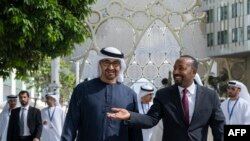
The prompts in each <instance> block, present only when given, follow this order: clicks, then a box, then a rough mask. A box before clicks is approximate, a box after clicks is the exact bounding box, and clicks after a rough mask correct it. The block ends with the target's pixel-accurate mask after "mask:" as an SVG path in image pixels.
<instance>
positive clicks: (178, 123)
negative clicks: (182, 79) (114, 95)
mask: <svg viewBox="0 0 250 141" xmlns="http://www.w3.org/2000/svg"><path fill="white" fill-rule="evenodd" d="M161 118H162V119H163V139H162V140H163V141H206V140H207V133H208V127H209V126H210V127H211V129H212V133H213V137H214V141H223V140H224V131H223V130H224V121H225V118H224V115H223V113H222V110H221V108H220V100H219V97H218V94H216V92H214V91H212V90H210V89H208V88H206V87H203V86H199V85H197V90H196V101H195V109H194V114H193V117H192V120H191V122H190V125H187V124H186V123H185V120H184V113H183V110H182V105H181V98H180V93H179V90H178V86H177V85H173V86H171V87H168V88H163V89H160V90H158V91H157V92H156V97H155V98H154V104H153V105H152V106H151V108H150V110H149V111H148V113H147V115H140V114H137V113H133V112H131V117H130V120H129V121H128V122H127V124H129V125H130V126H136V127H140V128H151V127H153V126H154V125H156V124H157V123H158V121H159V120H160V119H161Z"/></svg>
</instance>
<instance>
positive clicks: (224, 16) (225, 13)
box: [220, 6, 228, 20]
mask: <svg viewBox="0 0 250 141" xmlns="http://www.w3.org/2000/svg"><path fill="white" fill-rule="evenodd" d="M227 10H228V6H223V7H221V10H220V20H226V19H227V16H228V11H227Z"/></svg>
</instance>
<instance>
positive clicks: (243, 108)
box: [221, 97, 250, 125]
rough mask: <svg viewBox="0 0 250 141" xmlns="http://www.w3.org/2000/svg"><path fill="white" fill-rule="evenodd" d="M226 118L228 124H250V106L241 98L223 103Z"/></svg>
mask: <svg viewBox="0 0 250 141" xmlns="http://www.w3.org/2000/svg"><path fill="white" fill-rule="evenodd" d="M221 108H222V111H223V113H224V116H225V118H226V124H228V125H231V124H244V125H245V124H250V105H249V103H248V102H247V101H246V100H244V99H242V98H241V97H239V100H238V101H237V100H234V101H232V100H230V99H227V100H225V101H223V102H222V103H221Z"/></svg>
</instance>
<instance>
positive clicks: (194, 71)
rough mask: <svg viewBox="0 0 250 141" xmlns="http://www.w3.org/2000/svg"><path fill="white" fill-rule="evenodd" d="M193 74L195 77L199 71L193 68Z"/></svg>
mask: <svg viewBox="0 0 250 141" xmlns="http://www.w3.org/2000/svg"><path fill="white" fill-rule="evenodd" d="M192 73H193V75H194V76H195V75H196V73H197V69H196V68H194V67H193V68H192Z"/></svg>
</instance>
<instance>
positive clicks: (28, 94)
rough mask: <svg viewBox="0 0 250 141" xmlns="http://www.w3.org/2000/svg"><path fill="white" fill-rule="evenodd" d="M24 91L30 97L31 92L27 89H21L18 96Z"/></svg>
mask: <svg viewBox="0 0 250 141" xmlns="http://www.w3.org/2000/svg"><path fill="white" fill-rule="evenodd" d="M24 93H26V94H27V96H28V97H30V93H29V92H28V91H26V90H21V91H20V92H19V94H18V96H20V95H22V94H24Z"/></svg>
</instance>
